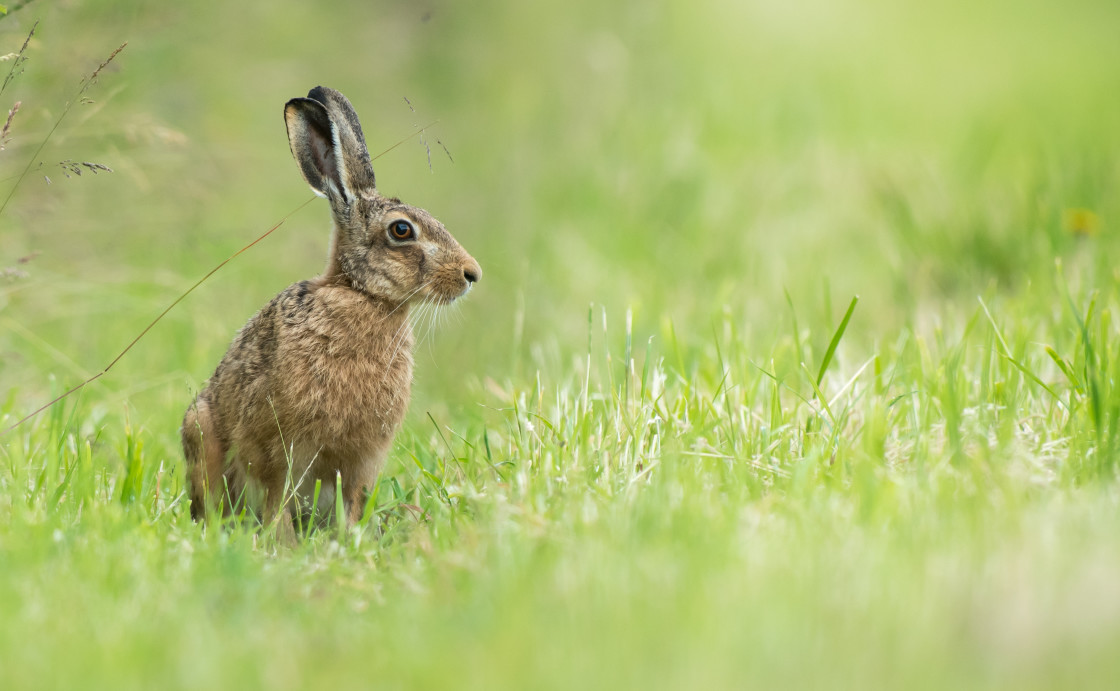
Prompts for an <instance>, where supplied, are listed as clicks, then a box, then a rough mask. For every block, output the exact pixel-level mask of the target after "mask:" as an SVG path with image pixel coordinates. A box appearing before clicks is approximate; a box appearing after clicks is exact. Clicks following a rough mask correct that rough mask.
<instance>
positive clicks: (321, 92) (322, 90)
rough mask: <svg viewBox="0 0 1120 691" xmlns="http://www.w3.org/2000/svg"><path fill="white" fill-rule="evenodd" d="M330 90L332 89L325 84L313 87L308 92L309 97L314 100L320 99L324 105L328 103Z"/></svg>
mask: <svg viewBox="0 0 1120 691" xmlns="http://www.w3.org/2000/svg"><path fill="white" fill-rule="evenodd" d="M328 91H330V89H328V88H327V87H325V86H317V87H315V88H314V89H312V90H311V91H308V92H307V97H308V98H310V99H312V100H314V101H318V102H319V103H322V104H323V105H326V104H327V92H328Z"/></svg>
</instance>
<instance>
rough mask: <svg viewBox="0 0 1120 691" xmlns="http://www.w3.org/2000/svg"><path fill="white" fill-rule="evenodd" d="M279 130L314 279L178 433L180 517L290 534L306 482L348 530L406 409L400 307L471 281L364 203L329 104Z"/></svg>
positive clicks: (415, 232)
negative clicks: (303, 214)
mask: <svg viewBox="0 0 1120 691" xmlns="http://www.w3.org/2000/svg"><path fill="white" fill-rule="evenodd" d="M284 121H285V123H286V125H287V129H288V142H289V144H290V145H291V149H292V155H293V156H294V157H295V159H296V163H298V164H299V170H300V173H301V174H302V175H303V178H304V180H306V181H307V184H309V185H310V186H311V189H312V190H314V192H315V193H316V194H317V195H319V196H322V197H326V198H327V201H328V202H330V209H331V215H332V216H333V219H334V229H333V232H332V235H331V243H330V250H329V255H328V259H327V265H326V269H325V270H324V271H323V274H322V275H321V276H319V277H318V278H313V279H311V280H307V281H301V282H299V283H296V284H294V285H292V286H290V287H288V289H287V290H285V291H284V292H282V293H280V294H279V295H277V296H276V297H275V298H273V299H272V301H271V302H269V303H268V304H267V305H265V306H264V308H262V309H261V310H260V311H259V312H257V314H256V315H254V316H253V318H252V319H250V320H249V322H248V323H247V324H245V326H244V327H242V328H241V331H240V332H238V334H237V336H236V337H235V338H234V339H233V343H232V344H231V345H230V348H229V350H228V351H227V352H226V354H225V357H223V358H222V361H221V363H220V364H219V365H218V368H217V370H215V372H214V375H213V376H212V377H211V378H210V380H209V382H208V383H207V385H206V387H205V388H204V389H203V390H202V391H201V392H200V393H199V394H198V397H197V398H196V399H195V400H194V402H193V403H192V404H191V405H190V407H189V408H188V409H187V412H186V415H185V417H184V419H183V426H182V430H181V432H182V438H183V452H184V455H185V456H186V467H187V482H188V485H189V493H190V500H191V516H192V517H194V518H195V519H196V520H198V519H200V518H204V517H205V516H206V515H207V513H208V512H212V511H217V510H220V511H222V512H223V513H225V514H227V515H228V514H229V513H230V512H231V511H232V510H234V509H236V508H239V507H242V506H244V507H247V508H249V509H251V510H254V511H260V512H262V518H263V519H264V520H265V521H271V520H279V522H280V524H279V529H280V530H281V531H282V532H284V533H289V534H290V533H291V526H292V521H291V519H292V518H294V517H295V515H296V512H297V511H303V512H306V511H308V510H309V509H310V504H309V502H310V499H311V496H312V494H313V488H314V487H315V484H316V480H320V481H322V485H321V492H320V495H319V501H320V504H321V505H322V506H323V507H333V506H335V487H336V478H338V480H340V482H341V490H342V501H343V504H344V506H345V511H346V520H347V522H348V523H349V524H351V525H352V524H353V523H354V522H355V521H357V520H358V519H359V518H361V515H362V511H363V509H364V507H365V494H366V493H367V492H368V491H369V490H370V489H371V488H372V487H373V483H374V481H375V479H376V478H377V474H378V472H380V470H381V468H382V466H383V465H384V464H385V457H386V455H387V454H388V451H389V447H390V446H391V444H392V441H393V436H394V434H395V433H396V431H397V428H398V427H399V426H400V424H401V421H402V420H403V419H404V415H405V411H406V410H407V409H408V403H409V398H410V395H411V386H412V366H413V360H412V347H413V343H414V341H413V334H412V330H411V327H410V325H409V321H408V310H409V306H410V305H411V304H414V303H417V302H421V301H425V300H427V301H432V302H435V303H440V304H446V303H450V302H452V301H453V300H456V299H458V298H460V297H462V296H464V295H466V293H467V292H468V291H469V290H470V289H471V286H472V285H473V284H474V283H476V282H477V281H478V280H479V278H481V276H482V269H481V268H480V267H479V265H478V262H476V261H475V260H474V258H472V257H471V255H469V254H467V252H466V251H465V250H464V249H463V248H462V247H461V246H460V245H459V243H458V242H456V241H455V238H453V237H452V236H451V234H450V233H448V232H447V230H446V229H445V228H444V227H443V225H442V224H440V222H439V221H437V220H436V219H435V218H433V217H432V215H431V214H429V213H428V212H427V211H424V210H423V209H419V208H416V207H414V206H409V205H408V204H405V203H403V202H401V201H400V200H399V199H394V198H388V197H384V196H382V195H381V194H380V193H378V191H377V188H376V187H375V186H374V174H373V166H372V164H371V162H370V157H369V152H368V151H367V149H366V144H365V139H364V138H363V136H362V127H361V125H360V124H359V122H358V116H357V113H355V112H354V108H353V106H351V105H350V102H349V101H348V100H347V99H346V97H345V96H343V95H342V94H341V93H339V92H338V91H335V90H333V89H328V88H325V87H322V86H319V87H315V88H314V89H312V90H311V91H310V92H309V93H308V94H307V98H293V99H292V100H290V101H288V102H287V104H285V106H284ZM331 511H332V512H333V509H331ZM320 515H322V513H320ZM327 515H329V512H328V514H327Z"/></svg>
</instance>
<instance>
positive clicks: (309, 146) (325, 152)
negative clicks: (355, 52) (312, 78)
mask: <svg viewBox="0 0 1120 691" xmlns="http://www.w3.org/2000/svg"><path fill="white" fill-rule="evenodd" d="M284 122H285V124H286V125H287V128H288V143H289V145H290V146H291V148H292V155H293V156H294V157H295V159H296V162H297V163H299V168H300V172H301V173H303V178H304V180H306V181H307V184H308V185H310V186H311V189H313V190H314V191H315V193H316V194H319V195H321V196H324V197H328V198H332V199H340V200H342V201H345V202H346V203H347V204H349V203H350V202H352V201H353V200H354V198H356V197H357V196H359V195H361V194H362V192H372V191H374V190H375V186H374V175H373V166H372V164H371V163H370V159H369V151H367V150H366V143H365V138H364V137H363V135H362V126H361V124H360V123H359V122H358V114H357V113H355V112H354V107H353V106H351V105H350V102H349V101H348V100H346V97H345V96H343V95H342V94H340V93H339V92H337V91H335V90H334V89H328V88H326V87H322V86H317V87H315V88H314V89H312V90H311V92H310V93H309V94H308V98H293V99H292V100H290V101H288V103H287V104H285V106H284Z"/></svg>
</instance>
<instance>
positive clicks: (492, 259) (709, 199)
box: [0, 0, 1120, 689]
mask: <svg viewBox="0 0 1120 691" xmlns="http://www.w3.org/2000/svg"><path fill="white" fill-rule="evenodd" d="M7 9H8V13H7V14H6V15H3V16H0V43H2V45H0V53H11V54H13V55H10V56H9V57H8V59H7V60H6V61H5V62H0V74H3V75H8V73H9V72H8V71H9V70H11V78H10V80H9V81H6V82H4V88H3V90H2V91H0V109H9V108H11V107H12V106H13V104H14V103H15V102H16V101H18V102H19V103H20V107H19V109H18V111H17V112H16V113H15V114H14V115H13V116H12V117H11V120H10V130H9V131H8V133H7V135H6V137H5V138H4V142H3V143H4V148H3V149H2V150H0V198H7V201H5V202H3V206H2V207H0V427H3V428H8V427H9V426H10V425H12V424H14V423H15V422H16V421H18V420H19V419H20V418H22V417H24V416H25V415H27V414H28V413H30V412H32V411H33V410H35V409H36V408H38V407H39V406H41V405H43V404H44V403H46V402H47V401H49V400H51V398H53V397H54V396H57V395H58V394H61V393H62V392H64V391H65V390H67V389H69V388H70V387H72V386H75V385H77V384H79V383H80V382H81V381H83V380H85V379H86V378H88V377H91V376H94V375H96V374H97V373H99V372H101V371H102V370H103V369H104V368H105V366H106V365H108V364H109V363H110V362H112V361H113V360H114V358H115V357H116V356H117V355H118V354H119V353H120V352H121V351H122V349H124V348H125V346H127V345H128V344H129V342H131V341H132V340H133V339H134V338H135V337H136V336H137V334H139V333H140V332H141V331H142V330H143V329H144V328H145V327H146V326H147V325H148V324H149V323H150V322H151V321H152V319H154V318H155V317H156V316H157V315H158V314H160V312H162V311H163V310H164V309H165V308H166V307H167V306H168V305H169V304H171V303H172V302H173V301H174V300H175V299H176V298H177V297H179V296H180V295H181V294H183V292H184V291H186V290H187V289H188V288H190V287H191V286H192V285H193V284H194V283H195V282H196V281H197V280H198V279H199V278H201V277H202V276H204V275H205V274H206V273H207V272H208V271H210V270H211V269H212V268H214V267H215V266H216V265H218V264H219V263H220V262H222V261H223V260H224V259H226V258H227V257H229V256H230V255H232V254H233V253H234V252H236V251H237V250H239V249H241V248H242V247H244V246H245V245H247V244H248V243H250V242H252V241H253V240H254V239H256V238H257V237H258V236H259V235H261V234H262V233H264V232H265V231H267V230H268V229H269V228H271V227H272V226H274V225H275V224H276V223H278V222H279V221H281V220H282V219H285V220H284V222H283V224H282V225H280V226H279V228H277V230H276V231H275V232H273V233H272V234H271V235H269V236H268V237H267V238H265V239H264V240H262V241H261V242H259V243H258V244H256V245H254V246H253V247H252V248H250V249H249V250H247V251H246V252H244V253H243V254H241V255H239V256H238V257H237V258H236V259H234V260H233V261H231V262H230V263H229V264H227V265H226V266H224V267H223V268H222V269H221V270H219V271H218V272H216V273H215V274H214V275H213V276H212V277H211V278H209V279H208V280H207V281H205V282H204V283H202V284H201V286H200V287H198V288H197V290H195V291H194V292H192V293H191V294H190V295H188V296H187V297H186V298H185V299H184V300H183V301H182V302H180V303H179V304H178V305H176V306H175V307H174V309H172V310H171V311H170V312H168V314H167V316H166V317H164V318H163V319H162V320H161V321H159V322H158V323H157V324H156V325H155V326H154V327H153V328H152V329H151V330H150V331H149V332H148V333H147V334H146V335H145V336H144V338H142V339H141V340H140V341H139V342H138V343H137V344H136V345H135V346H134V347H133V348H132V349H131V350H129V351H128V353H127V354H126V355H125V356H124V357H122V358H121V359H120V360H119V361H118V362H116V364H114V365H113V367H112V369H111V370H110V371H109V372H108V373H106V374H104V375H103V376H101V377H100V378H98V379H97V380H96V381H94V382H93V383H91V384H89V385H88V386H86V387H85V388H83V389H82V390H81V391H80V392H78V393H76V394H74V395H73V396H71V397H69V398H66V399H65V400H63V401H62V402H60V403H59V404H57V405H55V406H53V407H51V408H49V409H48V410H47V411H45V412H43V413H42V414H40V415H38V416H36V417H34V418H32V419H31V420H29V421H27V422H25V423H23V424H22V425H20V426H18V427H15V428H14V429H11V430H9V431H7V432H4V433H3V436H0V688H3V689H45V688H66V689H73V688H84V689H94V688H107V689H108V688H111V689H150V688H167V689H177V688H190V689H208V688H235V687H245V688H269V689H303V688H328V687H333V688H339V687H344V686H345V687H350V688H386V689H416V688H467V689H504V688H508V689H580V688H603V689H625V688H643V689H699V688H714V689H731V688H735V689H739V688H793V689H804V688H851V689H868V688H885V689H899V688H908V689H910V688H913V689H924V688H928V689H946V688H954V689H1004V688H1017V689H1067V688H1078V689H1092V688H1101V689H1112V688H1117V686H1118V684H1120V655H1118V654H1117V651H1120V477H1118V473H1120V319H1118V318H1117V315H1116V312H1117V311H1118V310H1120V289H1118V287H1120V268H1118V267H1120V264H1118V261H1120V227H1118V226H1117V221H1118V220H1120V195H1118V194H1117V192H1118V191H1120V127H1118V126H1117V123H1120V42H1118V41H1117V40H1116V33H1117V28H1118V27H1120V5H1118V4H1117V3H1115V2H1107V1H1104V0H1102V1H1100V2H1092V1H1090V0H1073V1H1072V2H1069V3H1065V4H1063V5H1062V6H1061V7H1059V6H1058V5H1055V4H1054V3H1046V2H1041V0H1020V1H1019V2H1010V1H1009V0H996V1H995V2H991V3H984V4H982V5H977V4H976V3H965V2H962V1H959V0H949V2H943V3H933V4H929V3H926V4H925V5H921V4H917V3H903V4H900V3H891V2H886V1H885V0H859V1H857V0H840V1H839V2H825V1H823V0H807V1H806V2H802V3H781V2H768V1H764V0H751V1H749V2H735V1H734V0H700V1H699V2H688V3H686V2H680V1H678V2H660V1H655V2H623V3H596V2H590V1H588V0H573V1H570V2H548V3H520V2H512V1H509V0H506V1H504V2H502V1H491V0H486V1H485V2H475V3H451V2H443V1H441V0H432V1H431V2H424V3H410V2H383V1H381V0H378V2H373V3H362V2H352V3H346V2H331V3H317V4H315V3H290V2H286V1H283V2H263V1H262V0H247V1H246V2H237V3H202V2H198V1H197V0H184V1H183V2H176V3H139V2H135V3H129V2H110V1H109V0H74V1H72V2H65V3H52V2H48V1H47V0H39V1H38V2H31V3H9V4H8V6H7ZM36 21H38V22H39V23H38V25H37V26H36V28H35V33H34V36H33V38H32V39H31V40H30V41H29V42H28V44H27V46H26V49H25V50H24V51H23V53H22V54H21V53H20V50H21V46H22V45H23V44H24V40H25V39H26V38H27V36H28V33H29V32H30V31H31V29H32V25H33V24H34V23H35V22H36ZM125 41H127V42H128V44H127V46H126V47H125V48H124V49H123V50H122V51H121V52H120V53H119V54H117V55H116V56H115V57H114V58H113V59H112V60H111V61H110V62H109V63H108V64H107V65H104V66H103V67H102V68H100V69H99V65H101V64H102V63H103V61H105V60H106V58H107V57H109V56H110V54H111V53H112V52H113V51H114V50H115V49H116V48H117V47H118V46H120V45H121V44H122V43H124V42H125ZM15 54H20V55H21V57H17V56H16V55H15ZM95 71H98V73H97V77H96V79H95V80H93V81H92V82H90V81H88V79H87V78H88V77H90V75H92V74H93V73H94V72H95ZM317 84H326V85H328V86H333V87H335V88H337V89H339V90H341V91H343V92H344V93H346V94H347V95H348V96H349V97H350V98H351V100H352V101H353V102H354V105H355V107H356V108H357V111H358V113H359V114H360V115H361V116H362V119H363V127H364V130H365V134H366V138H367V140H368V141H369V145H370V149H371V153H374V154H375V155H377V154H378V152H381V151H383V150H384V151H385V153H384V154H383V155H381V156H380V157H378V158H376V160H375V161H374V167H375V169H376V171H377V179H378V184H379V187H380V188H381V190H382V191H383V192H385V193H387V194H391V195H396V196H400V197H402V198H403V199H405V200H406V201H409V202H411V203H414V204H417V205H419V206H422V207H424V208H427V209H428V210H430V211H431V212H432V213H433V214H435V215H436V216H437V217H439V218H440V219H441V220H442V221H443V222H444V223H445V224H446V226H447V227H448V228H449V229H450V230H451V231H452V232H453V233H454V234H455V236H456V237H457V238H458V239H459V240H460V241H461V242H462V244H463V245H464V246H465V247H466V248H467V249H468V250H469V251H470V252H471V253H472V254H473V255H474V257H475V258H477V259H478V261H479V262H480V264H481V265H482V267H483V271H484V276H483V278H482V280H481V282H480V283H479V285H478V286H477V287H476V289H475V290H474V291H472V293H471V295H470V296H469V298H468V299H467V300H465V301H463V302H462V303H459V304H456V305H455V306H452V307H451V308H449V309H447V310H445V311H443V312H441V313H439V314H437V315H435V316H433V317H430V318H426V319H423V320H421V321H420V322H419V323H417V325H416V330H417V332H418V333H423V334H424V335H425V338H424V340H423V343H422V344H421V345H420V346H419V347H418V348H417V351H416V369H417V376H416V381H415V385H414V391H413V403H412V407H411V410H410V413H409V417H408V419H407V420H406V423H405V425H404V428H403V430H402V431H401V433H400V434H399V435H398V437H397V439H396V444H395V446H394V449H393V451H392V452H391V455H390V459H389V462H388V465H387V467H386V469H385V472H384V473H383V475H382V477H381V479H380V481H379V484H378V487H377V489H376V492H375V495H374V497H373V498H372V501H371V507H372V510H371V511H370V512H368V513H367V515H366V520H365V522H364V523H363V524H362V525H361V526H360V528H359V529H355V530H352V531H349V532H345V531H339V530H337V529H334V528H328V529H324V530H319V531H311V532H310V533H309V534H308V535H307V536H306V537H305V538H304V539H303V540H301V541H300V543H299V544H298V545H297V546H295V547H289V546H285V545H283V544H280V543H279V542H278V541H277V540H276V539H274V536H273V535H272V533H271V531H269V530H267V529H266V530H260V529H258V527H257V526H254V525H253V524H252V522H251V521H245V522H242V523H240V524H237V525H231V526H226V527H221V526H217V525H210V526H206V527H204V526H202V525H199V524H195V523H194V522H192V521H191V518H190V513H189V511H188V508H187V503H186V497H185V496H184V483H183V463H182V455H181V453H182V452H181V449H180V446H179V436H178V426H179V423H180V420H181V418H182V414H183V412H184V410H185V409H186V406H187V404H188V403H189V402H190V401H191V399H192V397H193V396H194V395H195V393H197V391H198V390H199V388H200V387H201V386H202V385H203V383H204V382H205V380H206V378H207V377H208V376H209V375H210V374H211V372H212V371H213V368H214V366H215V365H216V364H217V362H218V360H219V359H220V358H221V356H222V354H223V353H224V352H225V349H226V347H227V346H228V345H229V342H230V339H231V338H232V337H233V335H234V333H235V332H236V331H237V329H238V328H240V326H241V325H242V324H243V323H244V322H245V320H246V319H248V318H249V317H250V316H251V315H252V314H253V313H254V312H255V311H256V310H257V309H258V308H259V307H260V306H262V305H263V304H264V303H265V302H266V301H267V300H268V299H270V298H271V296H273V295H275V294H276V293H277V292H279V291H280V290H282V289H283V288H284V287H286V286H287V285H289V284H290V283H292V282H295V281H297V280H300V279H304V278H308V277H311V276H313V275H315V274H316V273H317V272H318V271H319V270H320V269H321V268H322V265H323V261H324V259H325V256H326V245H327V238H328V232H329V215H328V210H327V206H326V202H324V201H322V200H315V201H312V202H311V203H309V204H307V205H306V206H303V207H301V206H300V205H301V204H304V202H306V201H308V200H309V199H310V198H311V193H310V192H309V191H308V189H307V187H306V185H305V184H304V183H303V181H302V180H301V179H300V177H299V174H298V172H297V169H296V166H295V164H294V163H293V161H292V158H291V154H290V152H289V149H288V145H287V142H286V139H285V134H284V126H283V123H282V119H281V113H282V107H283V104H284V102H285V101H287V100H288V99H289V98H292V97H294V96H300V95H303V94H305V93H306V91H307V90H308V89H309V88H310V87H312V86H315V85H317ZM3 116H4V113H3V112H0V117H3ZM432 123H434V124H432ZM420 128H424V129H423V131H422V132H420V133H417V130H418V129H420ZM402 140H403V141H402ZM398 142H402V143H400V144H399V145H397V146H394V145H395V144H397V143H398ZM66 162H70V163H69V165H67V164H66ZM86 162H88V163H91V164H93V163H95V164H100V165H102V166H105V167H107V168H110V169H111V171H108V170H104V169H101V168H94V167H91V166H85V167H83V165H82V164H83V163H86ZM60 163H61V164H62V165H60ZM74 165H76V166H77V167H78V169H79V170H81V172H82V174H81V175H77V174H75V173H74V172H73V171H72V167H73V166H74ZM48 178H49V182H48ZM297 209H298V210H297Z"/></svg>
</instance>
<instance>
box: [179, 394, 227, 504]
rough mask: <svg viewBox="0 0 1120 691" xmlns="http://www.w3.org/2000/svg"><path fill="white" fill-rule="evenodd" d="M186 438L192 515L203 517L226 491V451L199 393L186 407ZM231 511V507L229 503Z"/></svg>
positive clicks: (184, 449) (185, 450) (185, 445)
mask: <svg viewBox="0 0 1120 691" xmlns="http://www.w3.org/2000/svg"><path fill="white" fill-rule="evenodd" d="M180 434H181V435H182V438H183V451H184V455H185V456H186V461H187V483H188V485H189V490H190V499H191V518H193V519H194V520H196V521H197V520H201V519H203V518H205V517H206V512H207V511H213V510H215V509H217V508H218V504H219V503H220V501H213V499H214V498H218V499H220V498H221V497H222V496H223V495H224V493H225V486H224V485H225V482H224V478H223V477H222V460H223V458H224V457H225V450H224V449H223V448H222V443H221V441H220V440H219V439H218V435H217V434H216V433H215V426H214V421H213V419H212V413H211V412H210V406H209V404H207V402H206V400H205V399H204V398H203V397H202V396H199V397H198V398H196V399H195V401H194V403H192V404H191V406H190V408H187V413H186V415H185V416H184V417H183V427H182V429H180ZM225 510H226V511H228V510H229V507H228V506H226V507H225Z"/></svg>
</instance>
